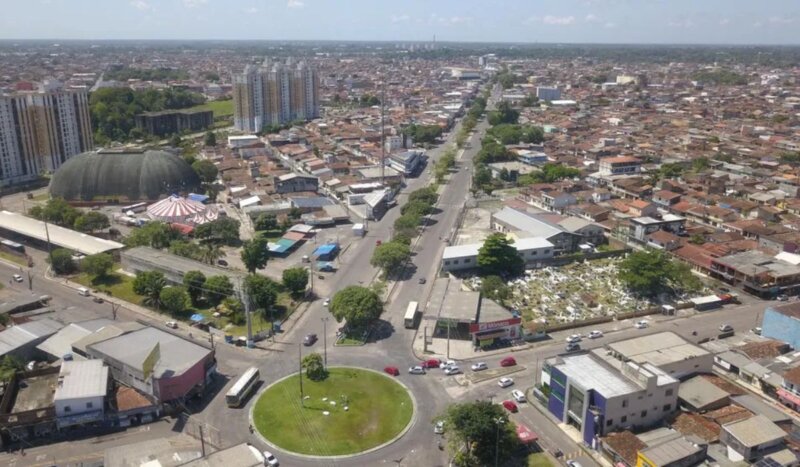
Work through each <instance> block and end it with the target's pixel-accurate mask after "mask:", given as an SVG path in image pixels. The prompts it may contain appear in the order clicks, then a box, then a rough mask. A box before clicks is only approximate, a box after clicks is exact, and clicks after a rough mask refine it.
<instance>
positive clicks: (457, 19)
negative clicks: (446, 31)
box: [431, 13, 472, 26]
mask: <svg viewBox="0 0 800 467" xmlns="http://www.w3.org/2000/svg"><path fill="white" fill-rule="evenodd" d="M434 20H435V21H437V22H438V23H439V24H444V25H445V26H454V25H457V24H470V23H472V17H471V16H450V17H441V16H436V14H435V13H434V14H432V15H431V21H434Z"/></svg>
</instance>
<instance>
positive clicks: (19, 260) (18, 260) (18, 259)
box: [0, 251, 28, 267]
mask: <svg viewBox="0 0 800 467" xmlns="http://www.w3.org/2000/svg"><path fill="white" fill-rule="evenodd" d="M0 258H3V259H4V260H6V261H11V262H12V263H15V264H19V265H20V266H25V267H28V259H27V258H25V257H24V256H19V255H14V254H11V253H7V252H5V251H0Z"/></svg>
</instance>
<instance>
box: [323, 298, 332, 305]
mask: <svg viewBox="0 0 800 467" xmlns="http://www.w3.org/2000/svg"><path fill="white" fill-rule="evenodd" d="M330 304H331V299H330V298H326V299H325V301H324V302H322V306H330Z"/></svg>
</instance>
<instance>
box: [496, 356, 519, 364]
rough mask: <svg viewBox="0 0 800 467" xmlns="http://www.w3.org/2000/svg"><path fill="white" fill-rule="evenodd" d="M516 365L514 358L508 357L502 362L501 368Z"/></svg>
mask: <svg viewBox="0 0 800 467" xmlns="http://www.w3.org/2000/svg"><path fill="white" fill-rule="evenodd" d="M516 364H517V361H516V360H515V359H514V357H506V358H504V359H502V360H500V366H514V365H516Z"/></svg>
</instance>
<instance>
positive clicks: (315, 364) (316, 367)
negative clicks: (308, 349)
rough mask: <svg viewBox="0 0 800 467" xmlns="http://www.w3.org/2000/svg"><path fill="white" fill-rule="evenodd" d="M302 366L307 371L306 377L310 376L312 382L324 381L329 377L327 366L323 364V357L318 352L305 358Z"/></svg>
mask: <svg viewBox="0 0 800 467" xmlns="http://www.w3.org/2000/svg"><path fill="white" fill-rule="evenodd" d="M301 365H302V366H303V369H304V370H306V376H308V379H310V380H311V381H322V380H324V379H325V378H327V377H328V372H327V371H326V370H325V365H323V364H322V355H320V354H318V353H316V352H314V353H310V354H308V355H306V356H305V357H303V361H302V362H301Z"/></svg>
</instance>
